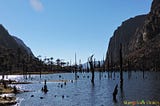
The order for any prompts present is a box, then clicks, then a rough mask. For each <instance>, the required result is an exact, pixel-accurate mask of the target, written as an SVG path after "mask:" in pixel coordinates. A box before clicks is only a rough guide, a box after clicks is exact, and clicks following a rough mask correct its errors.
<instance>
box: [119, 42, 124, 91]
mask: <svg viewBox="0 0 160 106" xmlns="http://www.w3.org/2000/svg"><path fill="white" fill-rule="evenodd" d="M119 55H120V88H121V89H123V69H122V64H123V60H122V44H120V51H119Z"/></svg>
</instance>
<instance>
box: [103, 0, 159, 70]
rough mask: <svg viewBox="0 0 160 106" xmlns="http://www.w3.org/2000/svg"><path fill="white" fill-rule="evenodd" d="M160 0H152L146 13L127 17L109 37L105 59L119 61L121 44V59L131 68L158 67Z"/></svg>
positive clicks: (116, 62) (113, 61)
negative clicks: (149, 9)
mask: <svg viewBox="0 0 160 106" xmlns="http://www.w3.org/2000/svg"><path fill="white" fill-rule="evenodd" d="M159 14H160V0H153V2H152V7H151V11H150V12H149V14H147V15H142V16H137V17H135V18H132V19H129V20H127V21H125V22H123V24H122V25H121V26H120V27H119V28H118V29H117V30H116V31H115V33H114V35H113V37H111V39H110V42H109V47H108V52H107V58H106V61H107V60H108V58H109V61H110V64H111V62H112V63H113V64H118V62H119V45H120V43H122V45H123V61H124V65H126V66H127V63H128V62H127V61H129V62H130V63H131V64H130V65H131V66H132V68H137V69H140V68H144V69H160V54H159V53H160V16H159Z"/></svg>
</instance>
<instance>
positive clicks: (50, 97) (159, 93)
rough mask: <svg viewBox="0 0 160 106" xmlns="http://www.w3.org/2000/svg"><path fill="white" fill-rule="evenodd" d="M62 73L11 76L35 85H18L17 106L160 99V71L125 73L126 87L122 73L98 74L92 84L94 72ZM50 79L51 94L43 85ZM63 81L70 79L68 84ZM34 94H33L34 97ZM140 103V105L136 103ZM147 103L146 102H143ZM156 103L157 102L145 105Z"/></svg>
mask: <svg viewBox="0 0 160 106" xmlns="http://www.w3.org/2000/svg"><path fill="white" fill-rule="evenodd" d="M77 75H78V76H79V78H78V79H77V80H75V74H74V73H61V74H60V73H58V74H46V75H42V76H41V78H40V76H39V75H31V77H30V78H27V80H26V79H25V78H24V77H23V76H22V75H9V76H8V79H14V80H17V81H29V82H32V84H17V85H16V86H17V87H18V88H19V89H21V90H29V91H31V92H25V93H20V94H17V95H16V97H17V101H18V103H17V104H16V106H129V105H125V104H124V101H128V102H131V101H144V102H146V101H160V72H145V73H144V75H143V72H140V71H136V72H135V71H132V72H130V73H128V72H124V85H123V90H120V87H119V85H120V84H119V82H120V81H119V72H115V73H114V72H113V73H112V77H111V73H110V74H108V72H103V73H99V72H96V73H95V84H94V86H93V85H92V83H91V81H90V80H91V73H77ZM44 80H47V87H48V90H49V91H48V93H46V94H45V93H43V92H42V91H41V88H42V87H43V85H44ZM60 80H65V81H67V82H66V84H64V82H61V81H60ZM116 84H118V95H117V102H116V103H115V102H114V101H113V100H112V93H113V90H114V87H115V86H116ZM32 96H33V97H32ZM136 106H140V105H136ZM141 106H143V105H141ZM144 106H155V105H144Z"/></svg>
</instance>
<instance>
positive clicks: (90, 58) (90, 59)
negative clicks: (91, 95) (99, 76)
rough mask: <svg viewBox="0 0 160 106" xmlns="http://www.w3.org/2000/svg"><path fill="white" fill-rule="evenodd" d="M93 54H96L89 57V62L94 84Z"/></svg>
mask: <svg viewBox="0 0 160 106" xmlns="http://www.w3.org/2000/svg"><path fill="white" fill-rule="evenodd" d="M93 56H94V55H92V56H91V57H89V59H88V62H89V64H90V70H91V72H92V79H91V82H92V84H93V85H94V67H93V60H92V58H93Z"/></svg>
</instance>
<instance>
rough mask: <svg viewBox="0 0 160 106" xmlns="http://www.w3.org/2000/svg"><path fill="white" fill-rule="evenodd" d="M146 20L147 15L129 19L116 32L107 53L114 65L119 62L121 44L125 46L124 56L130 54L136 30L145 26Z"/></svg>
mask: <svg viewBox="0 0 160 106" xmlns="http://www.w3.org/2000/svg"><path fill="white" fill-rule="evenodd" d="M145 18H146V15H140V16H136V17H134V18H131V19H128V20H127V21H124V22H123V23H122V25H121V26H120V27H118V28H117V30H116V31H115V32H114V35H113V37H111V39H110V42H109V46H108V52H107V55H108V56H107V58H108V57H109V60H110V61H112V63H117V62H118V61H119V49H120V48H119V47H120V43H122V44H123V55H126V54H128V53H129V43H130V42H131V40H132V39H133V38H134V34H135V32H136V30H138V28H140V27H142V25H143V24H144V20H145Z"/></svg>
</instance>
